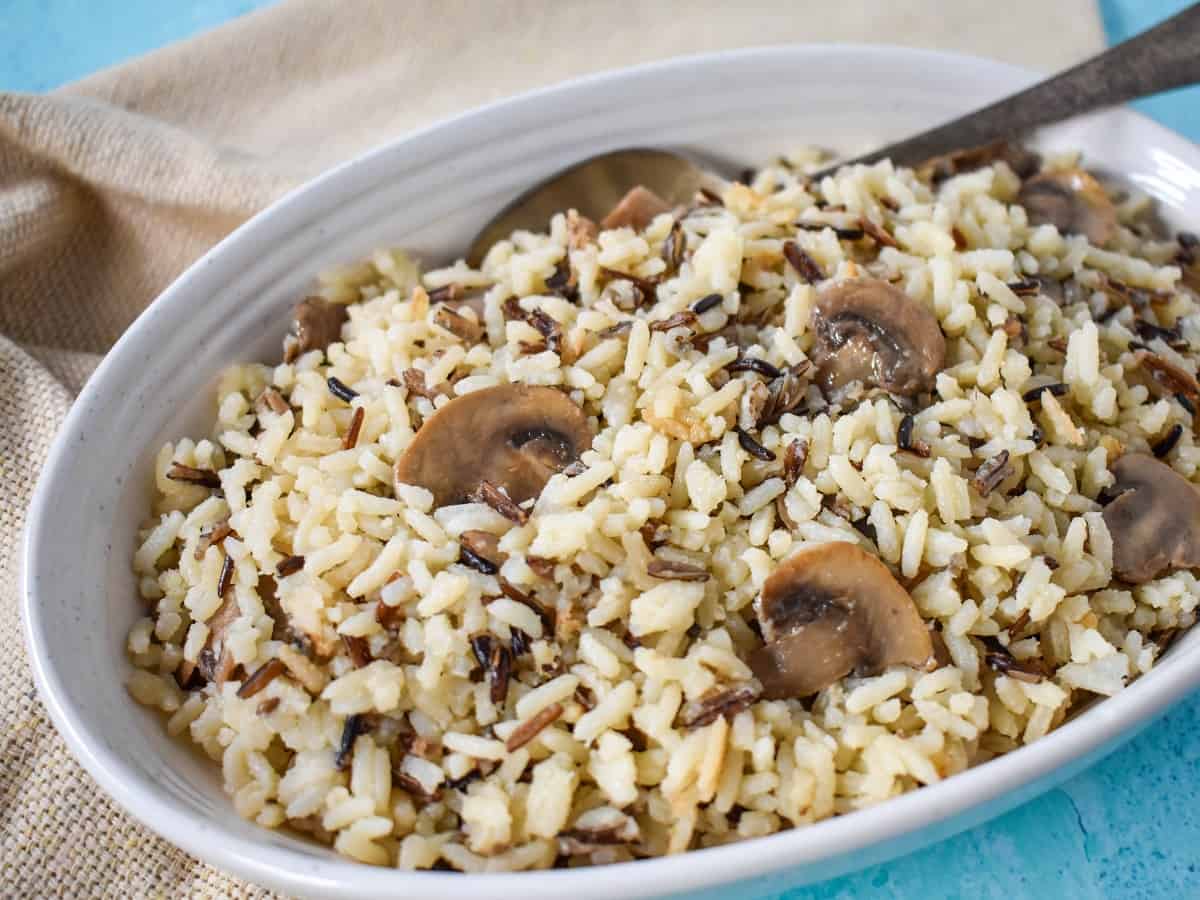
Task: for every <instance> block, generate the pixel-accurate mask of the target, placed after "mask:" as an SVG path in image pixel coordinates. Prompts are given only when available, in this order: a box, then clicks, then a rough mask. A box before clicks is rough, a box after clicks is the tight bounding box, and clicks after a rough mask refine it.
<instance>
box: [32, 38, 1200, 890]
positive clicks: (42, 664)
mask: <svg viewBox="0 0 1200 900" xmlns="http://www.w3.org/2000/svg"><path fill="white" fill-rule="evenodd" d="M1034 77H1035V76H1034V75H1033V73H1030V72H1027V71H1024V70H1021V69H1016V68H1013V67H1010V66H1006V65H1002V64H999V63H995V62H989V61H985V60H980V59H974V58H970V57H965V56H957V55H951V54H942V53H932V52H922V51H913V50H901V49H896V48H886V47H867V46H795V47H781V48H771V49H760V50H747V51H736V52H729V53H722V54H715V55H708V56H699V57H690V58H684V59H678V60H672V61H669V62H665V63H659V64H654V65H649V66H642V67H638V68H634V69H629V70H624V71H620V72H614V73H606V74H602V75H597V76H593V77H589V78H585V79H582V80H579V81H574V82H570V83H568V84H564V85H561V86H558V87H553V88H549V89H545V90H540V91H536V92H533V93H530V94H525V95H522V96H520V97H517V98H514V99H511V100H506V101H503V102H500V103H496V104H492V105H490V106H488V107H485V108H482V109H479V110H475V111H473V112H469V113H466V114H464V115H461V116H458V117H457V118H454V119H450V120H448V121H445V122H442V123H440V124H438V125H435V126H433V127H431V128H428V129H426V130H424V131H422V132H419V133H417V134H414V135H411V136H408V137H404V138H401V139H399V140H396V141H394V142H392V143H390V144H388V145H386V146H384V147H382V148H380V149H378V150H375V151H373V152H371V153H369V154H367V155H365V156H362V157H360V158H358V159H356V160H354V161H352V162H350V163H347V164H345V165H343V166H340V167H338V168H337V169H334V170H333V171H331V172H329V173H328V174H326V175H324V176H322V177H321V178H318V179H317V180H315V181H313V182H312V183H310V184H309V185H307V186H305V187H303V188H301V189H300V190H298V191H296V192H294V193H292V194H291V195H289V196H288V197H286V198H284V199H283V200H281V201H280V202H278V203H276V204H275V205H274V206H272V207H271V208H270V209H268V210H266V211H265V212H263V213H261V214H260V215H258V216H256V217H255V218H254V219H253V220H252V221H250V222H249V223H247V224H246V225H244V226H243V227H241V228H240V229H238V230H237V231H236V232H235V233H234V234H232V235H231V236H230V237H229V238H227V239H226V240H225V241H223V242H222V243H221V244H220V245H219V246H218V247H216V248H215V249H214V250H212V251H211V252H210V253H208V254H207V255H206V256H205V257H204V258H202V259H201V260H200V261H199V262H197V263H196V264H195V265H193V266H192V267H191V268H190V269H189V270H188V271H187V272H186V273H185V274H184V275H183V276H181V277H180V278H179V280H178V281H176V282H175V284H173V285H172V286H171V287H170V288H169V289H168V290H167V291H166V292H164V294H163V295H162V296H161V297H159V298H158V300H156V301H155V302H154V304H153V305H152V306H151V307H150V308H149V309H147V310H146V312H145V313H144V314H143V315H142V316H141V317H140V318H139V319H138V320H137V322H135V323H134V325H133V326H132V327H131V328H130V329H129V330H128V332H126V334H125V335H124V336H123V337H122V338H121V340H120V341H119V342H118V343H117V345H116V346H115V347H114V348H113V350H112V351H111V352H110V353H109V355H108V357H107V358H106V359H105V360H104V362H103V364H102V365H101V366H100V368H99V369H98V370H97V371H96V374H95V375H94V376H93V378H92V379H91V381H89V382H88V384H87V386H86V388H85V390H84V391H83V393H82V395H81V396H80V398H79V400H78V402H77V403H76V404H75V406H74V408H73V409H72V411H71V414H70V415H69V417H68V419H67V421H66V423H65V425H64V426H63V428H62V431H61V432H60V434H59V436H58V439H57V442H56V444H55V446H54V449H53V451H52V453H51V455H50V459H49V461H48V462H47V464H46V467H45V469H44V470H43V472H42V476H41V481H40V483H39V486H38V490H37V493H36V495H35V498H34V501H33V504H32V507H31V510H30V516H29V525H28V531H27V535H26V546H25V557H24V592H23V601H22V602H23V612H24V620H25V629H26V639H27V641H28V644H29V651H30V658H31V660H32V664H33V668H34V674H35V677H36V680H37V683H38V687H39V689H40V690H41V693H42V698H43V700H44V701H45V703H46V706H47V707H48V709H49V711H50V713H51V716H52V718H53V720H54V722H55V724H56V725H57V727H58V729H59V731H60V732H61V733H62V734H63V736H64V737H65V738H66V740H67V742H68V744H69V745H70V747H71V749H72V751H73V752H74V753H75V755H76V757H78V759H79V760H80V761H81V762H82V763H83V764H84V766H85V767H86V768H87V769H88V771H89V772H90V773H91V774H92V775H93V777H95V779H96V780H97V781H98V782H99V783H100V785H101V786H102V787H103V788H104V789H105V790H106V791H108V793H109V794H111V795H112V796H113V797H114V798H115V799H116V800H117V801H118V802H119V803H121V804H122V805H123V806H124V807H125V808H126V809H128V810H129V811H130V812H131V813H132V814H133V815H134V816H136V817H137V818H138V819H140V820H141V821H142V822H144V823H145V824H146V825H148V826H149V827H150V828H152V829H154V830H155V831H156V832H158V833H159V834H161V835H163V836H164V837H165V838H167V839H168V840H170V841H172V842H173V843H175V844H177V845H178V846H180V847H182V848H183V849H185V850H187V851H188V852H190V853H193V854H195V855H196V856H198V857H200V858H201V859H204V860H206V861H208V862H210V863H212V864H214V865H217V866H220V867H222V868H224V869H227V870H229V871H231V872H234V873H236V874H238V875H240V876H243V877H245V878H248V879H250V880H252V881H255V882H257V883H259V884H263V885H267V886H270V887H273V888H277V889H280V890H282V891H286V892H288V893H291V894H300V895H304V896H314V897H346V898H349V897H355V898H364V897H385V896H386V897H392V896H420V897H426V898H463V897H489V898H508V897H511V898H521V900H537V898H556V897H563V896H572V897H575V898H578V900H584V898H588V897H613V896H618V897H630V898H632V897H647V896H657V895H662V894H669V893H675V892H679V891H688V890H702V889H705V888H715V887H717V886H719V885H726V884H728V883H730V882H734V881H739V882H744V886H745V887H746V888H747V889H751V888H753V887H755V885H754V884H753V881H754V880H755V879H757V880H758V881H759V883H758V885H757V887H758V888H760V889H762V888H764V887H766V885H767V883H768V880H769V883H770V885H771V886H772V887H775V888H783V887H787V886H794V885H797V884H803V883H806V882H811V881H816V880H819V879H824V878H829V877H832V876H835V875H838V874H840V873H842V872H845V871H848V870H850V869H854V868H859V867H862V866H866V865H869V864H872V863H875V862H879V861H880V860H883V859H887V858H890V857H893V856H896V855H899V854H901V853H905V852H908V851H911V850H914V849H916V848H918V847H920V846H923V845H925V844H928V843H930V842H932V841H935V840H939V839H941V838H944V837H947V836H949V835H950V834H953V833H955V832H957V831H961V830H962V829H964V828H967V827H970V826H972V825H975V824H977V823H979V822H981V821H983V820H985V819H987V818H990V817H992V816H996V815H998V814H1000V813H1002V812H1004V811H1005V810H1007V809H1010V808H1011V807H1013V806H1015V805H1017V804H1018V803H1021V802H1023V801H1025V800H1028V799H1029V798H1031V797H1033V796H1035V795H1036V794H1037V793H1040V792H1041V791H1044V790H1046V789H1048V788H1049V787H1051V786H1052V785H1054V784H1056V783H1058V782H1060V781H1062V780H1063V779H1065V778H1067V777H1069V776H1070V775H1072V774H1074V773H1076V772H1078V771H1080V770H1081V769H1082V768H1084V767H1085V766H1087V765H1088V764H1089V763H1091V762H1093V761H1094V760H1096V759H1097V758H1099V757H1100V756H1102V755H1103V754H1105V753H1107V752H1109V751H1111V750H1113V749H1114V748H1115V747H1116V746H1117V745H1118V744H1120V743H1121V742H1123V741H1124V740H1127V739H1128V738H1129V737H1131V736H1132V735H1133V734H1135V733H1136V732H1137V731H1138V729H1139V728H1141V727H1143V726H1144V725H1145V724H1147V723H1148V722H1149V721H1150V720H1151V719H1153V718H1154V717H1155V716H1156V715H1158V714H1160V713H1161V712H1163V711H1164V710H1165V709H1166V708H1167V707H1168V706H1169V705H1170V704H1171V703H1173V702H1174V701H1175V700H1177V699H1178V698H1180V697H1182V696H1183V695H1185V694H1186V693H1188V692H1189V691H1191V690H1193V689H1194V688H1195V687H1196V686H1197V685H1200V633H1197V632H1193V633H1190V634H1187V635H1185V636H1184V637H1183V638H1182V639H1181V640H1179V641H1178V642H1176V644H1175V645H1174V647H1173V648H1172V649H1171V651H1170V652H1169V653H1168V654H1166V655H1165V657H1164V658H1163V659H1162V661H1161V662H1160V663H1158V664H1157V665H1156V666H1155V667H1154V669H1153V670H1152V671H1151V672H1150V673H1149V674H1147V675H1144V676H1142V677H1141V678H1139V679H1138V680H1137V681H1135V682H1134V683H1133V684H1132V685H1131V686H1129V687H1128V688H1127V689H1125V690H1124V691H1122V692H1121V693H1119V694H1118V695H1116V696H1115V697H1113V698H1111V699H1107V700H1104V701H1103V702H1101V703H1098V704H1095V705H1094V706H1092V707H1091V708H1089V709H1088V710H1086V711H1085V712H1083V713H1081V714H1080V715H1078V716H1077V717H1075V718H1074V719H1072V720H1071V721H1070V722H1068V723H1066V724H1065V725H1063V726H1062V727H1061V728H1059V729H1057V730H1056V731H1054V732H1052V733H1051V734H1050V735H1049V736H1047V737H1045V738H1043V739H1041V740H1039V741H1038V742H1036V743H1035V744H1032V745H1030V746H1028V747H1024V748H1022V749H1019V750H1016V751H1014V752H1012V753H1009V754H1007V755H1005V756H1003V757H1001V758H999V759H996V760H994V761H991V762H988V763H986V764H984V765H982V766H979V767H978V768H974V769H970V770H968V771H966V772H964V773H962V774H959V775H955V776H953V777H951V778H949V779H947V780H946V781H944V782H941V783H939V784H936V785H933V786H930V787H925V788H921V789H920V790H917V791H915V792H913V793H910V794H906V795H904V796H902V797H899V798H896V799H893V800H890V801H888V802H886V803H883V804H881V805H879V806H876V807H873V808H870V809H866V810H862V811H859V812H854V813H850V814H847V815H843V816H839V817H837V818H833V819H829V820H826V821H823V822H820V823H818V824H815V825H811V826H807V827H804V828H801V829H796V830H792V831H787V832H783V833H781V834H777V835H773V836H771V837H765V838H758V839H754V840H750V841H745V842H741V843H737V844H733V845H728V846H724V847H718V848H713V849H705V850H699V851H694V852H692V853H688V854H684V855H681V856H673V857H666V858H660V859H654V860H646V861H640V862H636V863H625V864H620V865H613V866H604V867H598V868H586V869H574V870H555V871H548V872H534V873H521V874H497V875H490V874H488V875H460V874H453V873H442V872H403V871H396V870H389V869H383V868H375V867H371V866H366V865H362V864H358V863H353V862H350V861H348V860H345V859H341V858H339V857H337V856H335V855H334V854H333V852H332V851H331V850H328V849H326V848H323V847H319V846H316V845H314V844H311V843H307V842H305V841H303V840H302V839H300V838H299V837H295V836H291V835H289V834H287V833H283V832H274V831H268V830H266V829H263V828H260V827H259V826H257V825H255V824H253V823H252V822H247V821H244V820H242V819H241V818H239V817H238V815H237V814H236V813H235V811H234V810H233V808H232V805H231V804H230V802H229V800H228V799H227V798H226V797H225V796H224V794H223V793H222V791H221V787H220V784H219V777H220V773H219V767H217V766H214V765H213V764H212V763H211V762H210V761H208V760H206V759H202V758H201V757H200V756H199V755H198V754H195V753H193V752H191V751H189V749H188V748H187V747H186V746H185V745H184V743H183V742H181V741H177V740H175V739H172V738H170V737H168V735H167V734H166V732H165V730H164V729H163V727H162V722H161V721H160V719H159V718H158V717H157V716H156V715H155V714H154V713H152V712H150V711H147V710H146V709H144V708H142V707H140V706H138V705H137V704H136V703H134V702H133V701H132V699H131V698H130V697H129V695H128V694H127V693H126V690H125V681H126V679H127V677H128V675H129V672H130V666H129V663H128V662H127V660H126V658H125V650H124V646H125V635H126V633H127V631H128V628H129V626H130V625H131V624H132V622H133V621H134V620H135V619H136V617H137V616H138V615H139V614H140V610H139V603H138V601H137V599H136V598H137V591H136V585H135V584H134V576H133V574H132V572H131V571H130V566H129V558H130V554H131V552H132V548H133V547H134V541H135V536H136V531H137V526H138V522H139V519H140V518H141V516H142V514H143V511H144V510H145V509H146V507H147V503H148V498H149V493H150V487H151V485H150V481H151V479H150V472H151V466H152V457H153V453H154V451H155V450H156V449H157V448H158V447H159V446H160V445H161V443H162V441H163V440H165V439H169V438H173V437H175V436H178V435H181V434H185V433H188V431H189V429H200V430H203V431H206V430H207V425H208V423H209V422H211V419H212V415H213V410H212V403H213V394H212V388H213V384H214V382H215V378H216V376H217V373H218V372H219V371H220V370H221V369H222V368H223V367H225V366H226V365H229V364H231V363H233V362H236V361H242V360H248V359H260V360H273V359H275V358H277V356H278V348H279V342H280V339H281V337H282V335H283V332H284V330H285V328H286V324H287V319H288V310H289V309H290V307H291V305H292V304H293V303H294V302H295V300H296V299H297V298H298V297H300V296H302V295H303V294H304V292H305V290H306V287H307V285H309V284H310V283H311V281H312V279H313V277H314V276H315V275H316V274H317V272H318V271H320V270H322V269H324V268H327V267H329V266H330V265H332V264H335V263H338V262H341V261H346V260H352V259H356V258H359V257H362V256H364V255H365V254H368V253H369V252H370V251H372V250H373V249H375V248H376V247H379V246H384V245H388V246H403V247H405V248H406V249H408V250H410V251H411V252H412V253H414V254H415V255H417V256H418V257H421V258H423V259H425V260H427V261H430V262H434V261H441V260H449V259H452V258H454V257H455V256H456V255H459V254H461V253H462V252H463V251H464V249H465V247H466V245H467V243H468V241H469V240H470V238H471V237H472V235H473V234H474V233H475V231H476V230H477V229H478V228H479V227H480V226H481V225H482V224H483V223H484V222H486V221H487V220H488V218H489V217H490V216H491V215H492V214H493V213H495V212H496V211H497V210H499V209H500V208H502V207H503V206H504V205H505V204H506V203H507V202H508V201H509V200H510V199H511V198H512V197H513V196H515V195H517V194H519V193H520V192H521V191H522V190H523V189H525V188H526V187H528V186H529V185H531V184H533V183H535V182H537V181H538V180H539V179H541V178H543V177H545V176H546V175H547V174H550V173H552V172H555V171H557V170H558V169H561V168H563V167H564V166H566V165H568V164H570V163H572V162H575V161H577V160H579V159H582V158H584V157H587V156H590V155H593V154H596V153H599V152H602V151H604V150H606V149H610V148H616V147H624V146H648V145H653V146H661V147H669V148H679V149H683V150H686V151H689V152H691V153H692V154H693V155H695V156H697V157H698V158H701V159H709V160H712V161H714V162H716V163H719V164H720V165H721V167H722V168H723V169H726V170H733V171H736V170H737V168H739V167H740V166H742V165H747V164H755V163H759V162H762V161H764V160H766V159H769V158H770V157H771V156H773V155H774V154H777V153H778V152H779V151H780V150H782V149H786V148H788V147H789V146H795V145H800V144H818V145H823V146H829V147H834V148H837V149H838V150H839V151H844V152H847V153H854V152H855V151H858V150H862V149H868V148H869V147H870V146H875V145H879V144H883V143H886V142H887V141H889V140H891V139H894V138H898V137H901V136H903V135H905V134H906V133H910V132H914V131H917V130H919V129H921V128H923V127H925V126H928V125H931V124H934V123H936V122H938V121H941V120H944V119H948V118H951V117H952V116H954V115H957V114H960V113H962V112H965V111H968V110H970V109H972V108H975V107H977V106H980V105H982V104H983V103H985V102H987V101H990V100H992V99H995V98H997V97H999V96H1002V95H1004V94H1007V93H1010V92H1012V91H1014V90H1016V89H1018V88H1020V87H1022V86H1024V85H1026V84H1028V83H1029V82H1030V81H1032V80H1033V79H1034ZM947 85H953V86H954V89H953V90H947V87H946V86H947ZM1038 144H1039V145H1040V146H1042V147H1051V148H1060V149H1067V148H1078V149H1080V150H1082V151H1083V152H1084V154H1085V156H1086V159H1087V162H1088V164H1089V165H1090V166H1094V167H1097V168H1100V169H1103V170H1105V171H1108V172H1111V173H1115V174H1119V175H1121V176H1122V177H1123V178H1124V179H1126V180H1127V181H1128V182H1130V183H1131V184H1132V185H1133V186H1134V187H1136V188H1137V189H1139V190H1142V191H1144V192H1146V193H1148V194H1150V195H1151V196H1153V197H1154V198H1155V200H1156V201H1157V202H1158V204H1159V209H1160V213H1161V215H1162V218H1163V219H1164V220H1166V221H1167V222H1168V223H1170V224H1172V225H1175V226H1177V227H1185V226H1186V223H1188V222H1190V223H1193V224H1194V223H1195V222H1198V221H1200V148H1198V147H1196V146H1195V145H1193V144H1191V143H1190V142H1188V141H1186V140H1185V139H1183V138H1181V137H1179V136H1177V135H1175V134H1173V133H1172V132H1170V131H1168V130H1166V129H1164V128H1162V127H1160V126H1158V125H1155V124H1154V123H1152V122H1150V121H1149V120H1147V119H1145V118H1143V117H1141V116H1139V115H1137V114H1135V113H1132V112H1129V111H1125V110H1115V111H1111V112H1107V113H1104V114H1100V115H1096V116H1090V117H1087V118H1085V119H1080V120H1077V121H1074V122H1072V123H1069V124H1067V125H1064V126H1059V127H1056V128H1054V129H1050V130H1047V131H1046V132H1045V133H1044V134H1042V135H1040V136H1039V139H1038ZM714 896H715V894H714Z"/></svg>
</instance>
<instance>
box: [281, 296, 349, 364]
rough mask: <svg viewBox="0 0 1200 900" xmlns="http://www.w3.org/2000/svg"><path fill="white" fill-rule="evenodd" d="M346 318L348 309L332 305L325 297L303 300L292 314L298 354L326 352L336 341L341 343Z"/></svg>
mask: <svg viewBox="0 0 1200 900" xmlns="http://www.w3.org/2000/svg"><path fill="white" fill-rule="evenodd" d="M346 318H347V313H346V307H345V306H343V305H342V304H340V303H330V302H329V301H328V300H326V299H325V298H323V297H306V298H304V299H303V300H301V301H300V302H299V303H298V304H297V305H296V309H295V311H294V312H293V313H292V337H293V338H294V339H295V348H296V354H297V355H299V354H301V353H307V352H308V351H309V350H324V349H325V348H326V347H328V346H329V345H330V344H332V343H333V342H334V341H340V340H341V339H342V325H343V324H345V322H346ZM285 346H286V344H285Z"/></svg>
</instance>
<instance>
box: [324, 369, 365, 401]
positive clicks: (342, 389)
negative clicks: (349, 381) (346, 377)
mask: <svg viewBox="0 0 1200 900" xmlns="http://www.w3.org/2000/svg"><path fill="white" fill-rule="evenodd" d="M325 384H326V385H328V386H329V393H331V394H333V396H335V397H337V398H338V399H339V400H342V401H344V402H346V403H349V402H350V401H351V400H353V399H354V398H355V397H357V396H358V391H354V390H351V389H350V388H348V387H347V386H346V385H345V384H344V383H343V382H342V381H341V379H339V378H337V377H336V376H334V375H330V376H329V377H328V378H326V379H325Z"/></svg>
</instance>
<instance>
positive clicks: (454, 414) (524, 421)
mask: <svg viewBox="0 0 1200 900" xmlns="http://www.w3.org/2000/svg"><path fill="white" fill-rule="evenodd" d="M592 437H593V434H592V429H591V425H589V423H588V419H587V416H586V415H585V414H584V412H583V410H582V409H580V408H579V407H578V406H576V405H575V404H574V403H573V402H571V399H570V398H569V397H568V396H567V395H566V394H564V393H562V392H561V391H559V390H556V389H555V388H550V387H540V386H530V385H524V384H502V385H498V386H497V387H492V388H485V389H484V390H481V391H473V392H471V393H469V394H464V395H463V396H461V397H456V398H455V399H453V400H451V401H450V402H449V403H447V404H446V405H445V406H443V407H442V408H441V409H439V410H438V411H437V412H436V413H434V414H433V415H432V416H431V417H430V418H429V419H428V420H427V421H426V422H425V424H424V425H422V426H421V430H420V431H418V432H417V436H416V437H415V438H414V439H413V442H412V443H411V444H410V445H409V447H408V449H407V450H405V451H404V455H403V456H401V457H400V459H398V460H397V461H396V468H395V478H396V482H397V483H399V484H415V485H420V486H421V487H423V488H426V489H427V490H429V491H432V492H433V496H434V502H435V503H436V504H437V505H438V506H445V505H447V504H450V503H464V502H466V501H467V499H468V495H469V494H471V493H472V492H473V491H474V490H475V489H476V488H477V487H479V485H480V483H481V482H483V481H487V482H490V483H491V484H493V485H495V486H497V487H501V488H503V489H504V490H505V492H506V493H507V494H508V496H509V498H511V499H512V500H514V501H515V502H517V503H522V502H524V501H525V500H529V499H530V498H532V497H536V496H537V495H538V494H540V493H541V492H542V488H543V487H545V485H546V482H547V481H549V480H550V476H551V475H553V474H554V473H556V472H561V471H562V470H563V469H565V468H566V467H567V466H568V465H570V464H571V463H573V462H574V461H575V460H577V459H579V455H580V454H581V453H582V452H583V451H584V450H586V449H588V447H590V446H591V443H592Z"/></svg>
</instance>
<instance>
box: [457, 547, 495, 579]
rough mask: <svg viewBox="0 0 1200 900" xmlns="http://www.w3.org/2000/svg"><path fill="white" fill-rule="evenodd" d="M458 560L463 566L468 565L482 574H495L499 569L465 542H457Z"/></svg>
mask: <svg viewBox="0 0 1200 900" xmlns="http://www.w3.org/2000/svg"><path fill="white" fill-rule="evenodd" d="M458 561H459V562H460V563H462V564H463V565H465V566H470V567H471V568H472V569H474V570H475V571H477V572H482V573H483V574H484V575H495V574H496V573H497V572H499V571H500V569H499V567H498V566H497V565H496V564H495V563H494V562H491V561H490V560H487V559H484V558H483V557H482V556H480V555H479V554H478V553H476V552H475V551H474V550H472V549H471V548H470V547H468V546H466V545H465V544H459V547H458Z"/></svg>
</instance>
